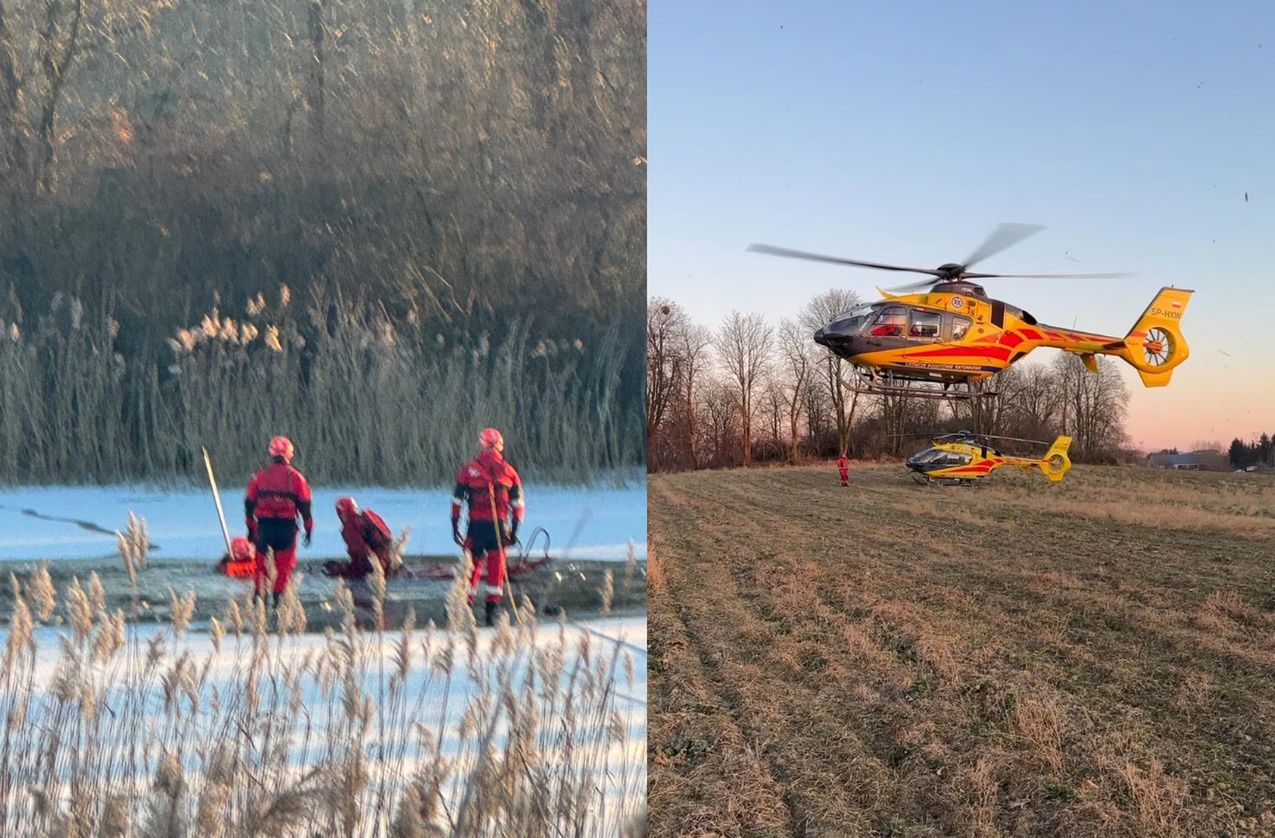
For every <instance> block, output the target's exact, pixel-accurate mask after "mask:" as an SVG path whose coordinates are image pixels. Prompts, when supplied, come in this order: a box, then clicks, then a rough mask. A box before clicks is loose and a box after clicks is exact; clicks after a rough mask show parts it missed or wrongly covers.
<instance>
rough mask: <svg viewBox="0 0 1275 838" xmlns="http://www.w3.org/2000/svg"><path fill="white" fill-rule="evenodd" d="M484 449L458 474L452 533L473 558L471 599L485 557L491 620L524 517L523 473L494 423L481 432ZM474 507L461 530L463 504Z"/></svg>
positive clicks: (453, 499) (488, 611)
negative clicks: (506, 455)
mask: <svg viewBox="0 0 1275 838" xmlns="http://www.w3.org/2000/svg"><path fill="white" fill-rule="evenodd" d="M478 444H479V445H480V446H481V448H482V450H481V451H479V452H478V456H476V457H474V459H472V460H470V461H469V462H467V463H465V464H464V465H463V466H461V467H460V471H459V472H458V473H457V474H456V491H455V493H454V494H453V495H452V538H454V539H455V540H456V543H457V544H459V545H460V546H461V547H462V548H464V550H465V551H466V552H468V553H469V555H470V556H471V557H472V559H473V562H474V570H473V574H472V575H471V576H470V580H469V604H470V605H473V604H474V601H475V600H476V599H477V598H478V581H479V579H480V578H481V577H482V576H483V559H484V558H486V560H487V561H486V565H487V566H486V571H487V574H486V575H487V591H486V599H487V606H486V608H487V625H489V626H490V625H492V624H493V622H494V619H495V613H496V607H497V606H498V605H499V604H500V598H501V595H502V594H503V593H504V585H505V548H506V547H508V546H509V545H511V544H517V543H518V526H519V524H521V523H522V516H523V509H524V506H523V496H522V478H520V477H519V476H518V472H517V471H515V470H514V467H513V466H511V465H509V463H507V462H505V458H504V457H503V456H502V455H501V452H502V451H503V450H504V447H505V440H504V437H502V436H501V435H500V431H498V430H496V429H495V428H486V429H485V430H483V432H482V433H480V434H479V435H478ZM466 504H467V505H468V507H469V527H468V530H467V532H466V536H465V537H464V538H461V535H460V508H461V506H462V505H466Z"/></svg>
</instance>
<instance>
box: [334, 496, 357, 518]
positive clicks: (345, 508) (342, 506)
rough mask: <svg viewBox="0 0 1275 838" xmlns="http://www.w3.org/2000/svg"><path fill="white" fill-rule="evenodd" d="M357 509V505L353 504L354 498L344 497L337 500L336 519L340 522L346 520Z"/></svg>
mask: <svg viewBox="0 0 1275 838" xmlns="http://www.w3.org/2000/svg"><path fill="white" fill-rule="evenodd" d="M358 509H359V505H358V504H357V503H355V502H354V498H350V497H345V498H337V500H336V517H338V518H340V519H341V520H342V521H344V520H345V519H346V516H348V515H353V514H354V513H355V512H357V511H358Z"/></svg>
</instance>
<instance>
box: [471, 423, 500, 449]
mask: <svg viewBox="0 0 1275 838" xmlns="http://www.w3.org/2000/svg"><path fill="white" fill-rule="evenodd" d="M478 444H479V445H480V446H482V447H483V448H491V449H494V450H496V451H501V450H503V449H504V447H505V438H504V437H503V436H501V435H500V431H498V430H496V429H495V428H483V431H482V433H480V434H479V435H478Z"/></svg>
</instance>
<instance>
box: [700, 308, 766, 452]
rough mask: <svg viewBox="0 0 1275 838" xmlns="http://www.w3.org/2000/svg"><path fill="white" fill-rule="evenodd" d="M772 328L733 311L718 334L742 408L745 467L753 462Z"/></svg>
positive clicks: (724, 363) (719, 348) (723, 359)
mask: <svg viewBox="0 0 1275 838" xmlns="http://www.w3.org/2000/svg"><path fill="white" fill-rule="evenodd" d="M773 331H774V330H773V329H772V328H771V327H770V326H768V325H767V324H766V320H765V318H763V317H762V316H761V315H760V314H740V313H739V312H738V311H733V312H731V313H730V315H729V316H728V317H727V318H726V319H725V321H723V323H722V327H721V328H720V329H719V330H718V332H717V338H716V340H715V342H714V346H715V348H716V349H717V355H718V359H719V360H720V362H721V365H722V368H723V369H724V370H725V372H726V374H727V376H728V377H729V378H730V383H731V386H732V388H733V395H734V397H735V400H736V404H737V406H738V408H739V427H740V442H741V445H742V446H743V448H742V452H743V464H744V465H745V466H747V465H749V464H750V463H752V459H753V456H752V442H753V417H754V411H755V409H756V408H755V405H754V401H755V399H756V396H757V388H758V385H759V384H760V379H761V375H762V372H763V371H764V370H765V366H766V357H767V355H769V353H770V344H771V336H772V334H773Z"/></svg>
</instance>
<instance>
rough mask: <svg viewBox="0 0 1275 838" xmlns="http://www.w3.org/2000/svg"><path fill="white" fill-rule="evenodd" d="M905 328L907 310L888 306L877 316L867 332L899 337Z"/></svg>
mask: <svg viewBox="0 0 1275 838" xmlns="http://www.w3.org/2000/svg"><path fill="white" fill-rule="evenodd" d="M907 327H908V310H907V309H905V308H903V307H902V306H888V307H886V308H884V309H882V310H881V313H880V314H878V315H877V319H876V320H875V321H874V322H873V324H872V328H871V329H869V330H868V334H870V335H878V336H880V335H884V336H892V337H893V336H899V335H902V334H903V333H904V332H905V331H906V330H907Z"/></svg>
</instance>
